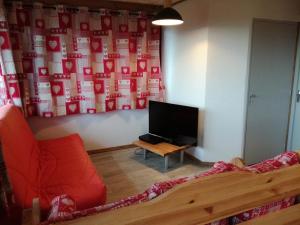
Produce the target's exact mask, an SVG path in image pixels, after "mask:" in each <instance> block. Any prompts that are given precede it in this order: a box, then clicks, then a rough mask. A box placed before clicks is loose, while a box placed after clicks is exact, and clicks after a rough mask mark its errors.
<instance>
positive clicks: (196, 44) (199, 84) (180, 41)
mask: <svg viewBox="0 0 300 225" xmlns="http://www.w3.org/2000/svg"><path fill="white" fill-rule="evenodd" d="M188 2H189V3H188V4H185V3H183V4H178V5H177V6H176V9H177V10H178V11H180V13H181V15H182V17H183V18H184V25H181V26H178V27H168V28H165V29H164V35H163V41H162V43H163V45H162V46H163V51H162V52H163V57H162V59H163V63H162V64H163V70H164V71H163V72H164V74H165V79H166V81H165V83H166V90H167V101H168V102H170V103H176V104H184V105H190V106H195V107H198V108H199V131H198V133H199V135H198V143H199V146H202V145H203V124H204V122H203V120H204V111H205V79H206V60H207V35H208V28H207V19H208V0H204V1H199V0H190V1H188ZM190 151H191V152H193V154H195V155H196V156H197V154H199V153H201V152H200V151H195V149H191V150H190ZM198 157H199V158H201V157H200V156H198Z"/></svg>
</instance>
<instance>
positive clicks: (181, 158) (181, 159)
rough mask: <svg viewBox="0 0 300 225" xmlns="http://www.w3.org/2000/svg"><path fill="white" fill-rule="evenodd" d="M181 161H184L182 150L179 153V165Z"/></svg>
mask: <svg viewBox="0 0 300 225" xmlns="http://www.w3.org/2000/svg"><path fill="white" fill-rule="evenodd" d="M183 160H184V150H181V151H180V164H183Z"/></svg>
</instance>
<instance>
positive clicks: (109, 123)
mask: <svg viewBox="0 0 300 225" xmlns="http://www.w3.org/2000/svg"><path fill="white" fill-rule="evenodd" d="M28 122H29V124H30V126H31V128H32V130H33V132H34V133H35V134H36V137H37V138H38V139H48V138H56V137H62V136H65V135H68V134H71V133H79V134H80V136H81V137H82V139H83V141H84V144H85V147H86V149H88V150H92V149H99V148H107V147H113V146H120V145H127V144H130V143H132V141H134V140H136V139H137V138H138V136H139V135H141V134H145V133H146V132H147V131H148V111H147V110H130V111H115V112H110V113H99V114H87V115H74V116H66V117H56V118H39V117H34V118H29V119H28Z"/></svg>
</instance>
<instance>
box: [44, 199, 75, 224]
mask: <svg viewBox="0 0 300 225" xmlns="http://www.w3.org/2000/svg"><path fill="white" fill-rule="evenodd" d="M51 206H52V208H51V212H50V215H49V217H50V218H52V217H55V218H56V220H57V221H59V220H60V221H62V220H66V218H68V217H70V219H71V213H72V212H74V211H75V210H76V203H75V201H74V199H72V198H71V197H70V196H69V195H60V196H57V197H55V198H54V199H53V200H52V202H51Z"/></svg>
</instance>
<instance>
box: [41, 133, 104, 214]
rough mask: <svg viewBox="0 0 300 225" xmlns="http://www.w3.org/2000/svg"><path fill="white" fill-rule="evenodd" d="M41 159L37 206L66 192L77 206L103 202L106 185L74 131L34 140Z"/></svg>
mask: <svg viewBox="0 0 300 225" xmlns="http://www.w3.org/2000/svg"><path fill="white" fill-rule="evenodd" d="M38 145H39V148H40V160H41V165H42V167H41V191H40V197H41V206H42V208H43V209H49V208H50V202H51V200H52V199H53V198H54V197H55V196H58V195H61V194H67V195H69V196H71V197H72V198H73V199H74V200H75V201H76V205H77V208H78V209H86V208H90V207H93V206H96V205H101V204H104V203H105V200H106V187H105V185H104V182H103V181H102V179H101V178H100V177H99V176H98V174H97V171H96V169H95V167H94V166H93V164H92V162H91V160H90V158H89V156H88V154H87V152H86V151H85V150H84V146H83V142H82V140H81V138H80V136H79V135H78V134H73V135H70V136H67V137H63V138H57V139H52V140H45V141H39V142H38Z"/></svg>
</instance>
